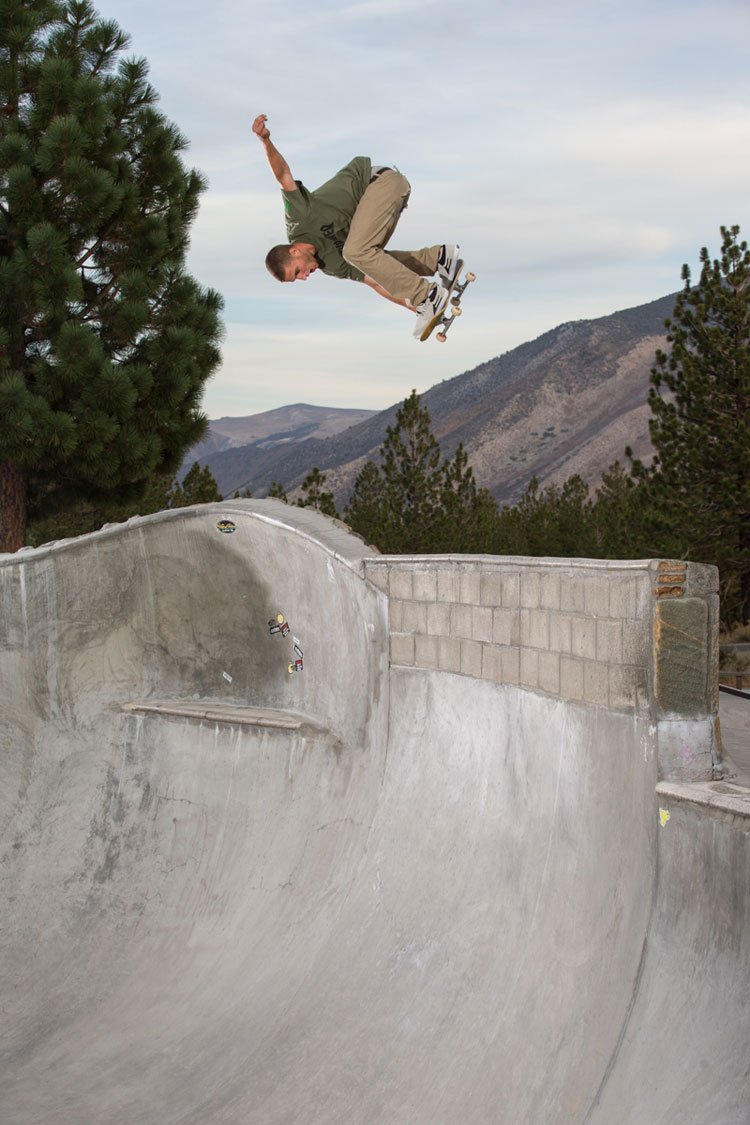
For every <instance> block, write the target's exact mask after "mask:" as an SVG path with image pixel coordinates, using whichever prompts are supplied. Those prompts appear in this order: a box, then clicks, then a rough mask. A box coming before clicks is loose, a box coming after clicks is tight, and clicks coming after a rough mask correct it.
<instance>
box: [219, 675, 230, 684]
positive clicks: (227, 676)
mask: <svg viewBox="0 0 750 1125" xmlns="http://www.w3.org/2000/svg"><path fill="white" fill-rule="evenodd" d="M221 674H222V676H223V677H224V679H225V680H226V681H227V683H228V684H231V682H232V677H231V676H230V675H229V673H228V672H222V673H221Z"/></svg>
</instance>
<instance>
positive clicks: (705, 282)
mask: <svg viewBox="0 0 750 1125" xmlns="http://www.w3.org/2000/svg"><path fill="white" fill-rule="evenodd" d="M739 233H740V230H739V227H738V226H733V227H730V228H727V227H722V228H721V234H722V240H723V241H722V247H721V256H720V257H719V258H717V259H714V260H711V258H710V257H709V254H708V250H707V249H706V248H705V247H704V249H703V250H702V251H701V255H700V260H701V275H700V281H699V283H698V285H696V286H695V287H694V288H691V285H690V270H689V268H688V266H684V267H683V271H682V276H683V280H684V282H685V286H684V289H683V291H682V293H680V294H679V295H678V297H677V300H676V303H675V308H674V314H673V316H672V318H671V319H669V320H667V321H666V327H667V333H668V334H667V341H668V343H669V344H671V350H670V351H669V352H668V353H666V352H663V351H661V350H660V351H658V352H657V356H656V365H655V367H653V368H652V371H651V384H652V386H651V390H650V392H649V405H650V407H651V411H652V419H651V423H650V429H651V440H652V442H653V445H654V447H655V450H656V456H655V457H654V460H653V463H652V465H651V466H650V468H648V469H646V468H645V467H644V465H643V464H642V463H640V462H638V461H635V462H634V463H633V474H634V476H635V478H636V479H637V480H639V481H641V482H642V484H643V486H644V490H645V493H646V496H647V499H648V507H649V509H650V515H651V518H652V528H653V529H654V530H653V532H652V533H653V534H654V535H655V536H658V538H659V542H658V543H656V544H655V546H656V547H657V549H658V553H668V554H672V555H675V556H677V557H681V558H690V559H693V560H695V561H699V562H713V563H716V564H717V565H718V566H719V570H720V573H721V584H722V595H723V602H724V606H723V612H724V615H725V617H729V618H734V619H739V620H741V621H747V620H750V251H748V247H747V243H746V242H740V241H739Z"/></svg>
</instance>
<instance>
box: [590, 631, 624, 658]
mask: <svg viewBox="0 0 750 1125" xmlns="http://www.w3.org/2000/svg"><path fill="white" fill-rule="evenodd" d="M596 659H597V660H598V661H600V662H601V663H604V664H622V621H602V620H598V621H597V622H596Z"/></svg>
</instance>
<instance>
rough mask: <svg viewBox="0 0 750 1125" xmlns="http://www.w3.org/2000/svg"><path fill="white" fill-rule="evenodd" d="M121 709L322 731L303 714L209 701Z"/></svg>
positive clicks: (128, 711) (136, 703)
mask: <svg viewBox="0 0 750 1125" xmlns="http://www.w3.org/2000/svg"><path fill="white" fill-rule="evenodd" d="M121 710H122V711H124V712H126V713H129V714H137V715H162V716H164V717H166V718H176V719H192V720H194V721H200V722H203V721H205V722H211V723H227V724H229V725H232V726H244V727H269V728H271V729H273V730H294V731H305V730H308V731H315V732H316V733H320V734H322V733H325V728H324V727H322V726H321V725H320V723H316V722H315V720H314V719H310V718H308V716H306V715H296V714H293V713H291V712H289V711H276V710H273V709H272V708H270V707H237V706H234V705H232V704H229V703H215V702H214V701H213V700H212V701H210V702H209V701H207V700H203V701H199V700H196V701H194V702H187V701H183V700H174V701H172V700H170V701H165V702H162V703H153V702H149V703H139V702H134V703H124V704H123V705H122V707H121Z"/></svg>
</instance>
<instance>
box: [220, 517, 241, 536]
mask: <svg viewBox="0 0 750 1125" xmlns="http://www.w3.org/2000/svg"><path fill="white" fill-rule="evenodd" d="M216 530H217V531H220V532H221V534H222V535H231V534H232V532H233V531H236V530H237V524H236V523H234V521H233V520H219V522H218V523H217V525H216Z"/></svg>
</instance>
